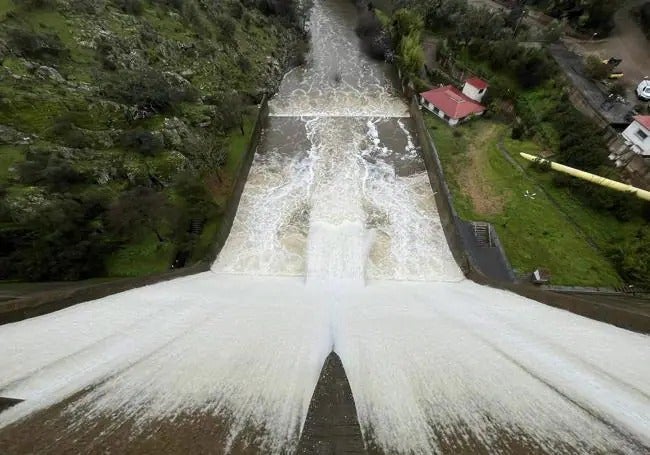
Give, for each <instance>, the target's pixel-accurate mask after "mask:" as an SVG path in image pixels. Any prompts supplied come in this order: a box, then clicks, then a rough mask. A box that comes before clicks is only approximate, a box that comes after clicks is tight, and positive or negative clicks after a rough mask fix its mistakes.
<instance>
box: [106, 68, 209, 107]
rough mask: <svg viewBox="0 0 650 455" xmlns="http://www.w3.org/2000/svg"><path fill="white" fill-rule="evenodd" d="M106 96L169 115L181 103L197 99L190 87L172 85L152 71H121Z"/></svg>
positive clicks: (107, 88) (109, 86)
mask: <svg viewBox="0 0 650 455" xmlns="http://www.w3.org/2000/svg"><path fill="white" fill-rule="evenodd" d="M103 92H104V95H105V96H107V97H108V98H112V99H114V100H116V101H120V102H123V103H126V104H130V105H135V106H137V107H138V108H139V109H142V110H145V111H148V112H154V113H156V112H170V111H172V110H173V108H174V106H175V105H177V104H178V103H180V102H184V101H195V100H196V99H197V97H198V92H197V91H196V90H195V89H194V88H193V87H192V86H191V85H180V84H172V83H171V82H170V81H169V80H167V79H166V78H165V77H164V75H163V74H161V73H159V72H157V71H154V70H152V69H149V70H144V71H120V72H118V73H117V74H116V75H115V76H114V77H113V80H112V82H110V83H109V84H107V85H106V86H105V87H104V89H103Z"/></svg>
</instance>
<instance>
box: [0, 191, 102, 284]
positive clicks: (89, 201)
mask: <svg viewBox="0 0 650 455" xmlns="http://www.w3.org/2000/svg"><path fill="white" fill-rule="evenodd" d="M105 209H106V197H105V196H104V195H102V194H101V193H99V192H85V193H81V194H79V195H70V194H65V195H56V196H54V197H52V198H50V199H49V200H48V201H47V203H46V204H44V205H43V206H42V207H41V208H40V209H39V210H38V212H34V213H32V214H31V216H28V217H27V218H26V219H24V220H23V221H22V222H21V223H20V224H17V225H14V228H13V229H12V231H11V232H10V237H11V243H10V249H11V252H10V253H9V260H8V261H7V262H6V265H5V267H6V270H5V273H7V274H9V275H11V276H16V277H19V278H22V279H26V280H32V281H38V280H77V279H82V278H88V277H91V276H98V275H101V274H102V272H103V270H104V258H105V256H106V254H107V253H109V252H110V251H112V249H113V248H114V246H115V243H114V242H112V239H111V238H110V237H108V236H107V235H106V233H105V232H104V214H105ZM1 240H3V241H4V239H1Z"/></svg>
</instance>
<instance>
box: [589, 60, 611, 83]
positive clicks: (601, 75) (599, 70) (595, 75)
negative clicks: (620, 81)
mask: <svg viewBox="0 0 650 455" xmlns="http://www.w3.org/2000/svg"><path fill="white" fill-rule="evenodd" d="M585 74H586V75H587V76H588V77H590V78H592V79H595V80H602V79H605V78H607V76H608V75H609V66H607V64H606V63H603V62H602V61H601V60H600V59H599V58H598V57H596V56H595V55H590V56H589V57H587V60H586V61H585Z"/></svg>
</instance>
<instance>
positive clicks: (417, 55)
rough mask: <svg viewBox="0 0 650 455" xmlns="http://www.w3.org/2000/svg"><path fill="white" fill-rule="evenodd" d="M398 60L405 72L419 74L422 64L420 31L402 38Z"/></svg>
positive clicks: (422, 54)
mask: <svg viewBox="0 0 650 455" xmlns="http://www.w3.org/2000/svg"><path fill="white" fill-rule="evenodd" d="M399 62H400V64H401V66H402V68H403V69H404V71H405V72H406V73H407V74H410V75H419V73H420V71H421V70H422V66H423V65H424V53H423V51H422V44H421V43H420V32H412V33H411V34H409V35H407V36H406V37H404V38H402V40H401V41H400V46H399Z"/></svg>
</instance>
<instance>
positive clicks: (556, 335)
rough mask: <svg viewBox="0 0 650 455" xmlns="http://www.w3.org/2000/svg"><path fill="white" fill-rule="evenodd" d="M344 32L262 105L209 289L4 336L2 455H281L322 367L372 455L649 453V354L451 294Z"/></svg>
mask: <svg viewBox="0 0 650 455" xmlns="http://www.w3.org/2000/svg"><path fill="white" fill-rule="evenodd" d="M354 17H355V13H354V7H353V5H352V3H351V2H348V1H347V0H317V1H316V3H315V5H314V7H313V12H312V17H311V22H310V29H311V34H312V42H313V49H312V52H311V55H310V62H309V64H308V65H307V66H306V67H304V68H298V69H295V70H293V71H292V72H290V73H289V74H288V75H287V76H286V77H285V80H284V81H283V83H282V86H281V89H280V92H279V93H278V94H277V95H276V97H275V98H274V99H273V100H272V101H271V105H270V109H271V119H270V126H269V127H268V129H267V130H266V131H265V133H264V137H263V141H262V145H261V146H260V149H259V150H258V152H257V155H256V158H255V161H254V163H253V166H252V168H251V171H250V176H249V179H248V182H247V185H246V188H245V190H244V193H243V195H242V199H241V203H240V207H239V210H238V213H237V216H236V218H235V221H234V225H233V229H232V232H231V234H230V237H229V238H228V241H227V242H226V245H225V247H224V249H223V251H222V252H221V254H220V255H219V257H218V258H217V260H216V262H215V263H214V265H213V267H212V271H211V272H208V273H203V274H199V275H195V276H192V277H187V278H182V279H178V280H174V281H171V282H166V283H161V284H158V285H155V286H149V287H145V288H140V289H135V290H132V291H129V292H126V293H122V294H118V295H114V296H111V297H107V298H104V299H101V300H98V301H94V302H88V303H84V304H81V305H77V306H75V307H71V308H68V309H66V310H63V311H59V312H57V313H53V314H51V315H47V316H43V317H39V318H35V319H30V320H27V321H23V322H21V323H17V324H11V325H8V326H3V327H0V396H6V397H14V398H20V399H24V400H25V401H24V402H23V403H21V404H19V405H17V406H14V407H13V408H11V409H10V410H8V411H5V412H3V413H0V452H2V450H1V449H2V442H3V439H2V438H3V434H6V435H9V436H6V438H5V439H4V441H5V442H6V441H7V440H8V439H11V438H17V439H19V437H18V436H15V435H19V434H22V435H23V437H24V435H25V434H30V432H29V429H30V428H33V429H34V430H38V431H39V432H41V433H45V434H46V435H47V434H48V433H47V431H51V432H52V433H53V434H52V435H51V438H50V439H47V440H46V442H45V443H44V444H45V445H44V446H43V447H46V448H47V449H48V450H54V452H55V453H57V451H58V452H59V453H60V452H61V451H63V450H64V449H68V450H70V448H71V447H72V448H77V449H78V447H79V446H75V444H82V442H83V443H84V444H89V445H85V446H84V447H85V448H87V449H88V447H90V448H91V449H93V450H96V449H97V448H98V447H111V445H115V444H116V441H118V440H120V438H126V440H128V441H129V444H132V445H133V444H136V443H138V441H145V440H147V439H149V438H150V436H149V435H150V434H152V433H155V431H154V430H155V429H160V428H162V427H161V425H163V423H162V422H172V423H171V424H169V425H172V428H171V429H169V428H168V429H167V431H170V432H172V433H173V431H174V428H176V433H173V436H172V438H173V439H174V440H177V439H181V440H182V439H183V438H184V437H185V438H188V440H189V439H190V438H194V434H193V433H192V430H191V429H192V428H197V427H199V428H203V427H200V423H201V422H205V421H209V422H211V425H213V424H214V426H219V427H220V428H221V427H223V428H222V429H225V430H224V431H221V430H220V432H219V433H218V436H212V434H211V433H210V431H207V434H208V439H209V441H208V443H209V444H212V445H209V446H208V447H214V448H215V451H219V450H221V449H216V448H217V447H218V448H223V447H225V448H226V449H228V448H230V449H232V450H233V451H234V452H237V450H238V449H237V448H238V447H239V448H241V447H245V446H247V444H252V446H253V447H257V449H258V450H259V451H260V452H263V453H275V452H283V451H291V450H292V449H293V448H295V445H296V442H297V438H298V437H299V433H300V430H301V427H302V424H303V422H304V418H305V415H306V412H307V408H308V406H309V401H310V399H311V395H312V392H313V389H314V386H315V384H316V381H317V380H318V376H319V373H320V368H321V366H322V364H323V361H324V359H325V357H326V356H327V355H328V354H329V352H331V351H332V350H334V351H336V352H337V353H338V354H339V355H340V357H341V359H342V361H343V364H344V367H345V369H346V372H347V375H348V378H349V380H350V384H351V387H352V391H353V394H354V397H355V401H356V405H357V410H358V415H359V419H360V422H361V425H362V430H363V433H364V438H365V441H366V444H367V446H368V447H369V448H371V449H378V450H382V451H386V452H398V453H419V454H428V453H434V452H441V453H459V452H463V451H464V452H465V453H475V452H483V453H531V452H541V453H558V452H566V453H586V452H589V453H642V452H643V451H644V450H646V449H647V448H648V446H650V384H649V383H650V346H649V340H648V337H646V336H643V335H639V334H634V333H630V332H627V331H624V330H621V329H618V328H615V327H612V326H608V325H605V324H601V323H598V322H595V321H592V320H587V319H584V318H581V317H578V316H575V315H572V314H570V313H567V312H564V311H560V310H556V309H553V308H549V307H546V306H544V305H541V304H538V303H536V302H532V301H529V300H526V299H523V298H521V297H518V296H516V295H513V294H510V293H507V292H503V291H498V290H494V289H490V288H485V287H481V286H478V285H476V284H474V283H471V282H468V281H465V280H463V277H462V275H461V273H460V271H459V270H458V268H457V266H456V264H455V263H454V261H453V259H452V256H451V254H450V252H449V249H448V247H447V244H446V242H445V237H444V234H443V231H442V227H441V225H440V220H439V218H438V216H437V212H436V206H435V203H434V198H433V193H432V191H431V188H430V185H429V181H428V177H427V174H426V172H425V171H424V167H423V164H422V161H421V159H420V158H419V157H418V153H417V149H416V147H415V145H414V142H415V141H414V138H413V137H412V136H411V132H410V119H409V118H408V111H407V106H406V104H405V103H404V101H403V100H402V99H401V98H400V97H399V96H398V95H397V93H396V92H395V90H394V88H393V87H394V85H393V84H392V82H391V78H390V71H389V69H388V68H387V67H386V66H385V65H384V64H381V63H377V62H373V61H370V60H369V59H368V58H366V57H365V56H364V55H363V54H362V53H361V52H360V51H359V46H358V42H357V39H356V37H355V36H354V33H353V28H354ZM57 403H63V405H60V406H59V408H57V407H56V406H55V405H56V404H57ZM48 409H56V410H55V411H48ZM188 416H189V417H188ZM187 419H189V422H190V423H191V425H190V426H189V427H183V426H182V425H183V422H186V421H187ZM57 422H59V423H57ZM215 422H216V423H215ZM57 425H58V426H57ZM174 425H176V427H174ZM125 428H128V435H127V436H124V432H125V431H126V430H125ZM181 428H182V429H183V430H182V431H181ZM210 428H212V427H210ZM48 429H49V430H48ZM152 429H153V430H152ZM46 430H47V431H46ZM21 431H22V433H21ZM61 432H63V433H66V434H69V435H70V436H69V437H66V438H61V437H59V433H61ZM187 434H189V435H190V436H187ZM215 434H216V433H215ZM201 438H205V434H201V435H198V436H197V437H196V438H194V439H191V441H192V442H191V444H190V445H189V447H194V448H196V446H193V445H192V444H198V443H199V441H200V440H201ZM210 438H212V439H210ZM70 441H72V442H70ZM88 441H90V442H88ZM242 441H244V442H242ZM28 442H29V444H32V443H33V441H31V439H29V438H28ZM644 446H645V447H644ZM29 447H33V446H32V445H29ZM132 447H140V446H132ZM88 450H90V449H88ZM143 450H144V449H143ZM72 451H74V450H72Z"/></svg>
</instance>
